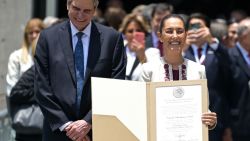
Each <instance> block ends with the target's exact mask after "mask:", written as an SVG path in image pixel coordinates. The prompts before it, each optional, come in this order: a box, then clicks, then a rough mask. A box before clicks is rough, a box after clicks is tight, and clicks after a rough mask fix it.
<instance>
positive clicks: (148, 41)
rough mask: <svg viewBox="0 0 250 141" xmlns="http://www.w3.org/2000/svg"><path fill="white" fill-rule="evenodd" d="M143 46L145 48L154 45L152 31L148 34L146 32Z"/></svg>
mask: <svg viewBox="0 0 250 141" xmlns="http://www.w3.org/2000/svg"><path fill="white" fill-rule="evenodd" d="M145 47H146V48H149V47H154V44H153V37H152V33H151V32H150V33H149V34H147V36H146V38H145Z"/></svg>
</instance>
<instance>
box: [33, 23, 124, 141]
mask: <svg viewBox="0 0 250 141" xmlns="http://www.w3.org/2000/svg"><path fill="white" fill-rule="evenodd" d="M74 68H75V67H74V57H73V49H72V40H71V29H70V22H69V21H65V22H63V23H60V24H58V25H55V26H52V27H51V28H48V29H45V30H44V31H42V32H41V34H40V37H39V40H38V43H37V48H36V54H35V72H36V73H35V92H36V97H37V101H38V103H39V104H40V107H41V109H42V112H43V114H44V117H45V122H44V133H43V134H44V138H43V140H45V141H52V140H58V141H59V140H60V141H64V140H69V139H68V138H67V136H66V135H65V133H64V132H61V131H59V127H61V126H62V125H63V124H65V123H67V122H68V121H76V120H79V119H84V120H85V121H87V122H89V123H91V120H92V113H91V79H90V77H92V76H94V77H104V78H115V79H125V70H126V55H125V52H124V45H123V39H122V36H121V34H120V33H118V32H116V31H115V30H113V29H111V28H109V27H105V26H103V25H100V24H97V23H94V22H92V27H91V37H90V45H89V52H88V62H87V67H86V72H85V78H84V84H83V94H82V98H81V107H80V114H79V116H77V112H76V105H75V100H76V74H75V69H74Z"/></svg>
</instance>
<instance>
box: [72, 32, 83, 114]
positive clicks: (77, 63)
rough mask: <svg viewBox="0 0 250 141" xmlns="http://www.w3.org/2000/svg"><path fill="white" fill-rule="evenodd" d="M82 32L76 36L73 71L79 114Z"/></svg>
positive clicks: (81, 83) (81, 80)
mask: <svg viewBox="0 0 250 141" xmlns="http://www.w3.org/2000/svg"><path fill="white" fill-rule="evenodd" d="M82 35H83V33H82V32H78V33H77V34H76V36H77V38H78V41H77V43H76V47H75V53H74V58H75V70H76V81H77V90H76V93H77V95H76V110H77V113H78V114H79V111H80V103H81V96H82V90H83V80H84V56H83V45H82Z"/></svg>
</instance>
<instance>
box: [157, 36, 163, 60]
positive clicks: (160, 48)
mask: <svg viewBox="0 0 250 141" xmlns="http://www.w3.org/2000/svg"><path fill="white" fill-rule="evenodd" d="M157 48H158V49H159V51H160V54H161V56H163V44H162V42H161V41H160V40H159V41H158V46H157Z"/></svg>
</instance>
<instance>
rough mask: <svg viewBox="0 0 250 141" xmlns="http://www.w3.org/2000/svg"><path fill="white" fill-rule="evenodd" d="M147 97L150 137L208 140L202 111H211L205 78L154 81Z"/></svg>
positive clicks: (176, 140)
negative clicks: (163, 81) (209, 109)
mask: <svg viewBox="0 0 250 141" xmlns="http://www.w3.org/2000/svg"><path fill="white" fill-rule="evenodd" d="M149 87H150V88H149V90H150V92H149V93H147V98H148V104H147V105H148V109H149V112H148V117H149V119H148V122H149V123H148V125H149V128H148V129H149V132H150V134H148V135H149V137H148V138H149V139H150V141H208V128H207V127H206V126H205V125H203V124H202V121H201V115H202V113H203V112H206V111H208V94H207V81H206V80H194V81H192V80H191V81H190V80H184V81H170V82H165V83H162V82H159V83H151V84H150V86H149Z"/></svg>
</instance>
